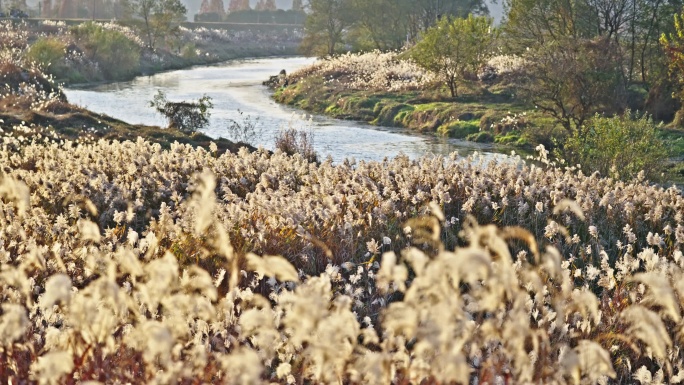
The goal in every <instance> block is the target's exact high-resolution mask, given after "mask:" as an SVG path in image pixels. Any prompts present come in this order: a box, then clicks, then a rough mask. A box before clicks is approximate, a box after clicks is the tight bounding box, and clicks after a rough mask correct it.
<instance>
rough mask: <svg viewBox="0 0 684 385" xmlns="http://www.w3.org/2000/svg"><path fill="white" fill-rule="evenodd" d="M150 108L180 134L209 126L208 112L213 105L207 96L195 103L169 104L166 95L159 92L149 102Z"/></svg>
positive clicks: (209, 114) (209, 113)
mask: <svg viewBox="0 0 684 385" xmlns="http://www.w3.org/2000/svg"><path fill="white" fill-rule="evenodd" d="M150 107H153V108H154V109H156V110H157V111H158V112H159V113H160V114H162V115H164V116H165V117H166V118H167V119H168V120H169V128H175V129H177V130H180V131H182V132H186V133H188V132H195V131H197V130H199V129H201V128H203V127H205V126H206V125H207V124H209V117H210V116H211V112H210V111H209V110H210V109H211V108H212V107H214V104H213V103H212V102H211V98H210V97H209V96H207V95H204V96H202V97H201V98H200V99H199V100H198V101H197V102H186V101H183V102H170V101H168V100H167V99H166V95H165V94H164V93H163V92H162V91H161V90H159V91H158V92H157V94H156V95H154V98H153V100H152V101H151V102H150Z"/></svg>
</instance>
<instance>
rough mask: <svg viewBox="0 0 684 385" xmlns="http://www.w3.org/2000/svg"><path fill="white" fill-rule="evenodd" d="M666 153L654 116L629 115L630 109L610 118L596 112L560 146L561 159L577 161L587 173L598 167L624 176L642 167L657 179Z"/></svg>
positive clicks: (605, 171) (621, 176) (569, 161)
mask: <svg viewBox="0 0 684 385" xmlns="http://www.w3.org/2000/svg"><path fill="white" fill-rule="evenodd" d="M626 149H628V150H627V151H626ZM668 156H669V153H668V149H667V146H666V145H665V143H664V142H663V141H662V140H661V139H660V138H659V136H658V126H657V125H656V124H654V123H653V120H652V119H650V118H649V117H648V116H646V115H642V116H632V115H631V113H630V111H626V112H625V113H624V114H623V115H616V116H614V117H611V118H609V117H605V116H601V115H595V116H594V117H593V118H592V119H590V120H589V121H588V122H587V123H586V125H585V126H583V127H581V128H577V129H574V130H573V131H572V134H571V135H570V137H569V138H568V139H567V140H566V141H565V143H564V146H563V149H562V157H563V159H565V160H566V161H567V162H568V163H569V164H572V165H575V164H580V165H581V166H582V168H583V170H584V171H586V172H587V173H591V172H594V171H598V172H599V173H600V174H601V175H602V176H610V177H613V178H618V179H625V180H629V179H632V178H634V177H636V176H637V175H638V174H639V173H640V172H641V171H643V172H644V174H645V176H646V177H647V178H648V179H650V180H658V179H659V178H660V174H661V172H662V170H663V165H664V164H665V161H666V160H667V159H668Z"/></svg>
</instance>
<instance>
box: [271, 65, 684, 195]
mask: <svg viewBox="0 0 684 385" xmlns="http://www.w3.org/2000/svg"><path fill="white" fill-rule="evenodd" d="M493 62H495V63H496V64H497V65H498V67H492V69H491V71H490V74H491V73H495V74H496V75H495V76H488V77H487V78H486V80H484V79H478V78H474V79H470V80H469V81H466V82H463V85H462V86H461V87H460V89H459V93H458V95H457V96H455V97H450V96H448V95H449V92H448V90H447V88H446V86H445V85H444V84H443V82H439V81H438V79H437V78H436V76H435V75H433V74H431V73H429V72H427V71H425V70H423V69H421V68H420V67H418V66H416V65H415V64H413V63H412V62H410V61H407V60H402V59H400V56H397V54H393V53H378V52H372V53H366V54H361V55H351V54H349V55H343V56H341V57H338V58H335V59H329V60H323V61H319V62H318V63H316V64H314V65H312V66H311V67H308V68H305V69H302V70H300V71H298V72H296V73H293V74H290V75H289V76H288V78H287V83H286V85H284V86H279V87H276V88H275V92H274V95H273V97H274V99H275V100H276V101H278V102H280V103H284V104H287V105H290V106H294V107H297V108H302V109H304V110H307V111H310V112H315V113H320V114H326V115H329V116H332V117H335V118H340V119H350V120H360V121H365V122H369V123H371V124H376V125H382V126H398V127H405V128H409V129H413V130H416V131H419V132H428V133H434V134H435V135H442V136H447V137H451V138H457V139H464V140H469V141H475V142H487V143H498V144H501V145H507V146H512V147H515V148H516V149H518V150H519V152H520V151H522V152H529V151H531V150H532V149H534V148H536V147H537V146H538V145H539V144H543V145H544V146H545V147H546V148H547V149H550V150H552V151H556V150H558V151H559V152H558V153H557V155H558V156H561V155H563V154H562V151H561V149H562V148H563V144H564V143H565V142H566V141H567V140H568V139H569V138H570V137H571V136H572V135H573V133H571V132H570V131H568V129H566V128H564V127H563V126H562V125H560V124H559V123H558V122H557V121H556V120H555V119H554V118H553V117H551V116H549V115H548V114H544V113H543V112H542V111H540V110H538V109H537V108H536V107H535V106H534V105H531V104H530V102H529V101H527V100H525V99H523V98H522V97H520V96H519V95H518V93H519V92H520V83H521V80H520V79H521V77H523V76H524V73H523V69H522V68H520V66H521V65H520V64H519V63H518V64H517V65H515V63H513V62H512V61H510V60H501V59H499V60H496V61H493ZM656 124H657V122H656ZM657 130H658V135H657V136H659V137H660V138H661V139H662V140H663V145H664V146H666V147H667V148H668V150H669V153H670V158H671V160H670V161H669V162H666V163H667V164H666V165H665V166H664V171H665V173H666V175H665V177H664V178H659V177H658V178H656V179H662V180H667V181H673V182H675V183H681V182H682V181H684V163H683V162H682V159H684V131H682V130H681V129H676V128H673V127H669V126H667V125H663V124H661V125H659V126H658V127H657ZM633 139H634V140H638V139H637V138H626V139H625V140H627V141H629V142H631V141H632V140H633ZM625 145H626V144H625ZM586 171H589V172H593V171H594V170H586ZM654 174H655V173H654Z"/></svg>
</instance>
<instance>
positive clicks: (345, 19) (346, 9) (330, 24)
mask: <svg viewBox="0 0 684 385" xmlns="http://www.w3.org/2000/svg"><path fill="white" fill-rule="evenodd" d="M352 9H353V8H352V2H351V0H309V4H308V15H307V18H306V22H305V23H304V39H303V41H302V49H303V50H304V52H306V53H309V54H319V55H334V54H335V53H337V52H338V49H339V47H340V46H341V45H342V44H343V43H344V33H345V30H346V29H347V28H349V27H350V26H351V25H352V24H353V23H354V14H353V11H352Z"/></svg>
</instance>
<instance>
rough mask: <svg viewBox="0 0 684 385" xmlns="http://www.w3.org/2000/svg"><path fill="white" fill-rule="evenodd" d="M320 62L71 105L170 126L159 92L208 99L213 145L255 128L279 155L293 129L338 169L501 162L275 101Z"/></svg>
mask: <svg viewBox="0 0 684 385" xmlns="http://www.w3.org/2000/svg"><path fill="white" fill-rule="evenodd" d="M313 61H314V59H313V58H306V57H289V58H267V59H248V60H240V61H231V62H227V63H223V64H219V65H213V66H202V67H194V68H191V69H186V70H179V71H172V72H165V73H160V74H156V75H152V76H141V77H138V78H136V79H134V80H132V81H128V82H119V83H111V84H104V85H97V86H91V87H87V88H67V89H66V90H65V92H66V95H67V97H68V98H69V101H71V102H72V103H75V104H78V105H81V106H82V107H85V108H88V109H89V110H92V111H95V112H99V113H104V114H107V115H109V116H112V117H114V118H117V119H121V120H124V121H126V122H129V123H133V124H148V125H160V126H164V125H166V122H165V120H164V118H163V117H162V116H161V115H159V114H158V113H156V112H155V110H154V109H153V108H151V107H149V102H150V101H151V100H152V97H153V96H154V94H155V93H156V92H157V90H161V91H163V92H164V93H165V94H166V95H167V98H168V99H169V100H172V101H181V100H197V99H199V98H200V97H202V95H204V94H206V95H208V96H210V97H211V98H212V101H213V103H214V108H213V109H212V111H211V112H212V115H211V118H210V124H209V126H208V127H207V128H205V129H204V130H203V131H204V132H205V133H206V134H207V135H209V136H212V137H224V138H228V139H233V138H232V137H231V134H230V131H229V130H228V127H230V126H231V122H232V121H237V122H238V123H240V124H245V121H246V119H249V120H250V121H252V122H253V123H255V124H256V129H257V131H260V132H261V133H260V135H258V137H257V138H256V139H255V140H254V141H253V143H252V144H254V145H255V146H263V147H265V148H267V149H273V148H274V136H275V134H276V133H277V132H278V131H279V130H280V129H283V128H287V127H288V126H289V125H292V126H294V127H296V128H299V129H305V130H310V131H311V132H312V133H313V138H314V147H315V149H316V151H317V152H318V153H319V154H320V155H321V158H322V159H325V158H326V157H327V156H331V157H332V158H333V160H334V161H335V162H339V161H341V160H343V159H344V158H355V159H356V160H382V159H383V158H385V157H389V158H392V157H395V156H397V155H399V154H402V153H403V154H405V155H407V156H409V157H410V158H412V159H413V158H417V157H420V156H422V155H425V154H436V155H446V154H449V153H451V152H453V151H458V152H459V154H461V155H466V154H469V153H472V152H474V151H478V152H480V153H484V154H485V155H487V156H491V157H494V156H497V155H496V154H495V152H494V149H493V148H492V147H491V146H488V145H481V144H477V143H471V142H465V141H461V140H457V139H448V138H440V137H435V136H429V135H420V134H416V133H415V132H409V131H407V130H405V129H401V128H395V127H381V126H373V125H369V124H366V123H360V122H352V121H345V120H339V119H332V118H328V117H324V116H307V117H306V119H303V118H302V115H303V112H302V111H299V110H296V109H293V108H290V107H286V106H282V105H279V104H277V103H275V102H274V101H273V100H272V99H271V98H270V92H271V91H269V90H268V89H267V87H265V86H263V85H262V82H263V81H264V80H266V79H268V77H269V76H271V75H275V74H277V73H278V72H280V70H281V69H285V70H286V71H288V72H292V71H294V70H296V69H298V68H301V67H303V66H306V65H308V64H310V63H312V62H313Z"/></svg>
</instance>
